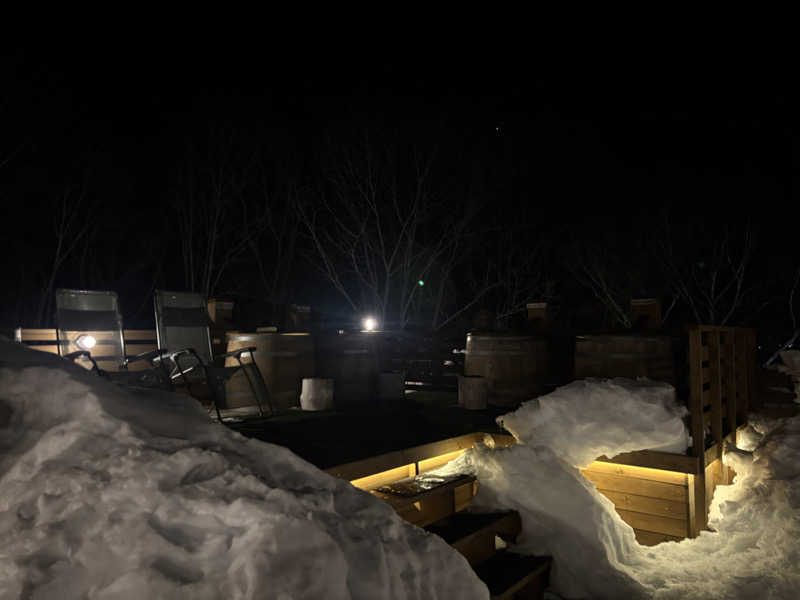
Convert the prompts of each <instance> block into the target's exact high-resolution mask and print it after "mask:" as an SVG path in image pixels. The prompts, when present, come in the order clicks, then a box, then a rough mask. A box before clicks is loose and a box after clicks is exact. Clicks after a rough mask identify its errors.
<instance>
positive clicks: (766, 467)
mask: <svg viewBox="0 0 800 600" xmlns="http://www.w3.org/2000/svg"><path fill="white" fill-rule="evenodd" d="M683 414H684V411H683V409H682V408H679V407H677V406H676V405H675V404H674V397H673V394H672V393H671V390H670V388H669V387H668V386H664V385H663V384H654V383H652V382H650V383H648V382H644V381H640V382H633V381H629V380H611V381H598V380H595V381H578V382H574V383H572V384H570V385H568V386H565V387H563V388H560V389H558V390H556V391H555V392H553V393H552V394H549V395H548V396H543V397H541V398H538V399H536V400H532V401H530V402H528V403H525V404H524V405H523V406H522V407H521V408H520V409H519V410H517V411H516V412H514V413H511V414H509V415H505V416H503V417H501V418H500V420H501V421H502V423H503V424H504V425H505V427H506V428H507V429H508V430H509V431H511V432H512V433H513V434H514V435H515V436H516V437H517V439H518V440H519V441H520V442H521V443H520V444H518V445H515V446H512V447H509V448H498V449H490V448H486V447H476V448H475V449H473V450H470V451H468V452H466V453H464V454H463V455H462V456H461V457H460V458H459V459H457V460H456V461H453V462H451V463H450V464H449V465H446V466H445V467H444V468H443V469H441V470H440V472H442V471H444V472H449V471H457V472H471V473H475V474H476V475H477V477H478V479H479V481H480V487H479V492H478V496H477V497H476V504H477V505H478V506H480V505H484V506H486V507H491V508H497V507H499V506H505V507H508V508H513V509H516V510H517V511H519V512H520V514H521V516H522V522H523V534H522V535H521V537H520V539H519V540H518V542H519V543H518V545H517V546H516V547H515V550H517V551H520V552H524V553H530V554H539V555H552V556H553V557H554V569H553V573H552V578H551V579H552V581H551V583H552V585H553V587H554V590H555V591H556V592H557V593H558V595H559V596H561V597H563V598H675V599H678V598H681V599H683V598H698V599H699V598H704V599H705V598H785V599H796V598H798V597H800V418H795V419H791V420H784V421H771V422H768V421H766V420H763V419H757V418H753V419H751V425H750V426H749V428H748V430H747V431H745V432H744V434H743V435H741V436H740V437H741V439H740V442H739V446H740V447H739V448H732V449H729V450H728V451H727V452H726V453H725V457H724V461H725V462H726V463H727V464H730V465H731V466H732V467H733V468H734V470H735V471H736V473H737V476H736V479H735V481H734V483H733V485H730V486H718V487H717V489H716V492H715V495H714V499H713V503H712V506H711V512H710V520H709V525H710V527H711V528H712V529H713V530H714V532H711V531H706V532H702V533H701V535H700V536H699V537H698V538H695V539H688V540H683V541H681V542H668V543H663V544H660V545H658V546H655V547H644V546H640V545H639V544H638V543H637V542H636V540H635V538H634V533H633V529H631V528H630V527H629V526H628V525H627V524H625V523H624V522H623V521H622V519H621V518H620V517H619V516H618V515H617V513H616V511H615V510H614V506H613V504H612V503H611V501H610V500H608V499H607V498H605V497H604V496H602V495H601V494H600V493H599V492H597V490H596V489H595V486H594V484H593V483H591V482H589V481H588V480H587V479H585V478H584V477H583V476H582V475H581V474H580V472H579V468H582V467H585V466H587V465H588V464H589V463H590V462H592V460H593V459H594V458H596V457H597V456H600V455H603V454H604V455H606V456H614V455H615V454H618V453H620V452H627V451H631V450H637V449H644V448H650V449H661V450H664V451H672V452H682V451H684V450H685V449H686V447H687V445H688V443H689V441H690V440H689V438H688V435H687V433H686V431H685V427H684V425H683V418H682V417H683Z"/></svg>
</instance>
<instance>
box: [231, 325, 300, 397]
mask: <svg viewBox="0 0 800 600" xmlns="http://www.w3.org/2000/svg"><path fill="white" fill-rule="evenodd" d="M227 338H228V351H229V352H230V351H231V350H238V349H239V348H246V347H249V346H255V348H256V352H255V361H256V364H257V365H258V369H259V371H261V376H262V377H263V378H264V382H265V383H266V384H267V389H268V391H269V395H270V401H271V402H272V408H273V409H274V410H284V409H287V408H291V407H295V406H299V405H300V392H301V389H302V385H303V379H304V378H309V377H314V339H313V338H312V337H311V335H310V334H308V333H228V335H227ZM250 360H251V359H250V356H249V355H244V356H242V362H245V363H247V362H249V361H250ZM237 364H238V361H237V360H236V359H235V358H232V357H229V358H226V359H225V366H226V367H228V366H235V365H237ZM225 391H226V397H227V404H228V408H240V407H244V406H253V405H254V404H256V401H255V398H254V396H253V392H252V390H251V388H250V385H249V384H248V382H247V377H246V375H245V374H244V373H243V372H242V371H239V372H237V373H236V374H234V376H233V377H231V379H230V380H229V381H228V383H227V385H226V387H225ZM264 408H265V409H266V407H264Z"/></svg>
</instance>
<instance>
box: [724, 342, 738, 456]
mask: <svg viewBox="0 0 800 600" xmlns="http://www.w3.org/2000/svg"><path fill="white" fill-rule="evenodd" d="M725 337H726V339H727V340H728V360H727V367H728V368H727V373H726V375H727V378H726V379H727V382H726V383H725V395H726V399H727V401H728V415H727V416H728V428H729V429H730V431H729V433H730V434H731V436H732V437H733V443H734V444H735V443H736V412H737V410H736V403H737V395H738V393H739V390H738V387H739V386H737V385H736V336H735V334H734V332H733V331H731V330H730V329H729V330H728V331H727V332H726V333H725Z"/></svg>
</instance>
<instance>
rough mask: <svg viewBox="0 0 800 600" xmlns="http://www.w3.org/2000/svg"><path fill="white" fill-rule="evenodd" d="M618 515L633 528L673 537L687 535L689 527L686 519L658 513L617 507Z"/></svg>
mask: <svg viewBox="0 0 800 600" xmlns="http://www.w3.org/2000/svg"><path fill="white" fill-rule="evenodd" d="M617 512H618V513H619V516H620V517H622V520H623V521H625V522H626V523H627V524H628V525H630V526H631V527H633V528H634V529H641V530H644V531H652V532H654V533H665V534H667V535H671V536H675V537H681V538H683V537H688V535H689V529H688V526H687V523H688V522H687V521H686V520H682V519H672V518H670V517H662V516H658V515H650V514H647V513H640V512H635V511H630V510H622V509H619V508H618V509H617Z"/></svg>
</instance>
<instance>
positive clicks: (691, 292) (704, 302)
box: [659, 221, 755, 325]
mask: <svg viewBox="0 0 800 600" xmlns="http://www.w3.org/2000/svg"><path fill="white" fill-rule="evenodd" d="M664 233H665V235H663V236H662V238H661V240H660V243H659V250H660V252H659V256H660V259H661V264H662V267H663V269H664V272H665V275H666V277H667V281H668V283H669V286H670V289H671V291H672V294H673V297H674V298H675V299H676V300H677V301H678V302H680V303H682V304H683V305H685V306H686V307H688V309H689V310H690V312H691V314H692V316H693V317H694V319H695V320H696V322H697V323H705V324H709V325H726V324H729V323H730V322H731V320H732V319H733V318H734V317H735V316H736V314H737V312H739V311H740V310H741V309H742V308H743V306H744V302H745V300H746V299H747V297H748V295H749V294H750V292H751V291H752V290H751V289H750V288H749V287H748V285H747V274H748V267H749V265H750V261H751V259H752V257H753V252H754V249H755V238H754V235H753V232H752V230H751V228H750V226H749V225H746V226H745V227H743V228H742V229H741V230H739V231H737V230H736V229H735V228H732V227H730V226H723V227H722V228H721V230H719V231H713V230H712V231H709V230H708V229H706V228H702V229H701V228H695V227H691V226H686V227H685V228H683V230H682V231H681V232H680V233H676V232H674V229H673V228H672V227H671V226H670V224H669V222H668V221H665V228H664Z"/></svg>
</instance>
